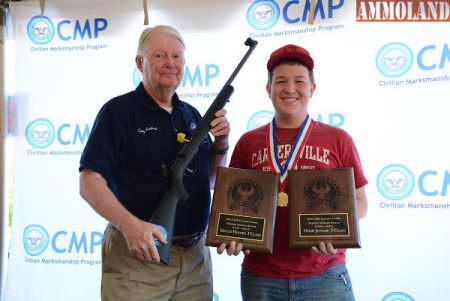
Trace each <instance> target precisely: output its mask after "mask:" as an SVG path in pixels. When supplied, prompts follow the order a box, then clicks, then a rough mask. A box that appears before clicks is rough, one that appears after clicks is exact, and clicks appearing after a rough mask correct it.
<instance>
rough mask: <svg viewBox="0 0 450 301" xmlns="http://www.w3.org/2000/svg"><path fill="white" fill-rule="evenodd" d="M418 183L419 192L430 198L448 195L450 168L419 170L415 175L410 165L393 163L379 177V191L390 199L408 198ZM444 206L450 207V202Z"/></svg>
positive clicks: (435, 198) (434, 198)
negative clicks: (449, 169)
mask: <svg viewBox="0 0 450 301" xmlns="http://www.w3.org/2000/svg"><path fill="white" fill-rule="evenodd" d="M415 179H417V180H415ZM416 184H417V189H418V192H419V193H420V194H421V195H422V196H425V197H430V198H432V199H430V200H438V199H437V197H439V196H440V197H446V196H447V192H448V188H449V186H450V172H449V171H448V170H445V171H438V170H433V169H427V170H423V171H421V172H418V173H417V175H416V177H415V176H414V174H413V173H412V171H411V170H410V169H409V168H408V167H406V166H404V165H401V164H391V165H388V166H386V167H385V168H383V169H382V170H381V171H380V173H379V174H378V177H377V188H378V191H379V192H380V194H381V195H383V196H384V197H385V198H386V199H389V200H402V199H405V198H407V197H408V196H409V195H410V194H411V193H412V192H413V189H414V187H415V186H416ZM442 201H444V199H443V200H441V203H442ZM410 207H411V206H410ZM435 207H436V206H435ZM437 207H439V206H437ZM444 207H445V208H446V209H450V202H446V204H445V206H444Z"/></svg>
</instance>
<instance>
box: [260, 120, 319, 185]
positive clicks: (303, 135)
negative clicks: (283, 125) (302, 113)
mask: <svg viewBox="0 0 450 301" xmlns="http://www.w3.org/2000/svg"><path fill="white" fill-rule="evenodd" d="M276 129H277V127H276V124H275V118H274V119H273V120H272V122H271V123H270V124H269V125H268V130H267V131H266V141H268V143H267V144H268V145H269V154H270V155H269V163H270V167H271V168H272V171H274V172H276V173H279V174H280V191H282V188H283V187H284V186H285V185H286V183H287V182H286V180H287V174H288V170H290V169H292V168H293V166H295V165H296V164H297V162H298V160H299V159H300V154H301V153H302V152H303V148H304V147H305V143H306V141H307V140H308V137H309V135H310V134H311V129H312V119H311V118H310V117H309V114H308V115H306V118H305V120H304V121H303V123H302V124H301V126H300V129H299V130H298V133H297V137H296V138H295V141H294V144H293V145H292V148H291V151H290V152H289V156H288V158H287V159H286V164H285V165H284V167H283V166H281V162H280V160H279V159H278V145H277V131H276Z"/></svg>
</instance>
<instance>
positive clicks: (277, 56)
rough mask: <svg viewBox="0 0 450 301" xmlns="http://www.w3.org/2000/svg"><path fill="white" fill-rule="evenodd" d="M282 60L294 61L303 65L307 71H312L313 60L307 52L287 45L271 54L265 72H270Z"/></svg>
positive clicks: (301, 48) (295, 46) (298, 47)
mask: <svg viewBox="0 0 450 301" xmlns="http://www.w3.org/2000/svg"><path fill="white" fill-rule="evenodd" d="M284 59H291V60H296V61H298V62H300V63H302V64H304V65H305V66H306V67H307V68H308V69H309V70H313V69H314V60H313V59H312V57H311V55H310V54H309V52H308V50H306V49H305V48H303V47H300V46H297V45H293V44H288V45H284V46H283V47H281V48H278V49H277V50H275V51H274V52H272V54H271V55H270V59H269V61H268V62H267V70H268V71H269V72H272V70H273V68H275V66H276V65H277V64H278V63H279V62H281V61H282V60H284Z"/></svg>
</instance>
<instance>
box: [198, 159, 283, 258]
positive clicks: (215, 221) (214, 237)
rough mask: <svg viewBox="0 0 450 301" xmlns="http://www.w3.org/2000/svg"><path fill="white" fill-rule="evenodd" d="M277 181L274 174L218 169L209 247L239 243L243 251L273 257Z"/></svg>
mask: <svg viewBox="0 0 450 301" xmlns="http://www.w3.org/2000/svg"><path fill="white" fill-rule="evenodd" d="M278 181H279V177H278V175H277V174H274V173H267V172H262V171H256V170H246V169H238V168H226V167H219V168H218V170H217V177H216V183H215V189H214V196H213V201H212V206H211V214H210V218H209V227H208V233H207V237H206V245H208V246H215V247H217V246H219V245H220V244H221V243H224V242H225V243H229V242H231V241H236V242H237V243H242V244H243V249H248V250H251V251H253V252H259V253H271V252H272V249H273V232H274V226H275V216H276V208H277V192H278Z"/></svg>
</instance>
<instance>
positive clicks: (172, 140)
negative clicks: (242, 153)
mask: <svg viewBox="0 0 450 301" xmlns="http://www.w3.org/2000/svg"><path fill="white" fill-rule="evenodd" d="M184 50H185V45H184V41H183V39H182V37H181V35H180V33H179V32H178V31H177V30H175V29H174V28H172V27H169V26H156V27H153V28H147V29H145V30H144V31H143V32H142V34H141V37H140V39H139V46H138V52H137V55H136V65H137V67H138V69H139V70H140V71H141V72H142V76H143V79H142V83H141V84H140V85H139V86H138V87H137V88H136V90H134V91H131V92H129V93H126V94H124V95H121V96H118V97H115V98H113V99H111V100H110V101H108V102H107V103H106V104H105V105H104V106H103V107H102V109H101V110H100V112H99V114H98V116H97V118H96V120H95V123H94V126H93V129H92V132H91V135H90V137H89V140H88V142H87V145H86V148H85V150H84V152H83V155H82V157H81V162H80V172H81V173H80V193H81V195H82V197H83V198H84V199H85V200H86V201H87V202H88V203H89V204H90V205H91V206H92V207H93V208H94V209H95V211H96V212H97V213H99V214H100V215H101V216H103V217H104V218H105V219H107V220H108V221H109V224H108V226H107V228H106V230H105V233H104V237H103V247H102V260H103V263H102V300H127V301H132V300H211V299H212V275H211V260H210V254H209V249H208V248H207V247H205V245H204V235H203V234H204V231H205V227H206V224H207V219H208V214H209V205H210V183H211V182H213V180H214V178H215V171H216V167H217V166H218V165H223V164H224V163H225V161H226V151H227V149H228V134H229V124H228V121H227V120H226V118H225V111H224V110H221V111H218V112H217V113H216V118H215V119H214V120H213V121H212V122H211V130H210V132H211V134H212V135H213V136H214V137H215V139H214V142H212V140H211V139H210V137H207V138H206V139H205V140H204V142H203V143H202V145H201V146H200V148H199V150H198V152H197V154H196V156H195V157H194V159H193V160H192V162H191V164H190V166H189V168H188V172H187V174H186V175H185V177H184V184H185V186H186V189H187V190H188V192H189V195H190V198H189V199H188V200H187V201H183V202H180V204H179V205H178V207H177V211H176V220H175V227H174V238H173V248H172V251H171V263H170V265H168V266H165V265H162V264H160V263H159V255H158V251H157V249H156V247H155V243H154V240H155V239H157V240H159V241H161V242H162V243H165V242H166V241H165V240H164V236H163V234H162V233H161V231H160V230H159V229H158V227H157V226H156V225H154V224H152V223H149V222H148V221H149V220H150V217H151V215H152V213H153V211H154V210H155V208H156V206H157V205H158V203H159V201H160V200H161V199H162V196H163V194H164V192H165V191H166V190H167V187H168V179H167V171H168V169H169V168H170V166H171V164H172V163H173V161H174V159H175V157H176V155H177V153H178V151H179V150H180V148H181V146H182V143H181V142H179V141H178V140H177V133H183V134H185V135H187V136H189V135H190V134H191V133H192V131H193V129H195V127H196V125H197V124H198V122H199V121H200V119H201V116H200V114H199V113H198V111H197V110H196V109H195V108H194V107H192V106H191V105H189V104H187V103H185V102H183V101H181V100H180V99H179V98H178V96H177V94H176V92H175V91H176V89H177V88H178V86H179V85H180V82H181V80H182V77H183V71H184V64H185V59H184Z"/></svg>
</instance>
